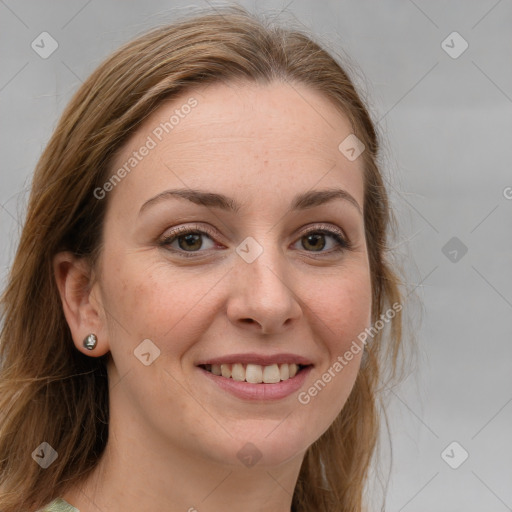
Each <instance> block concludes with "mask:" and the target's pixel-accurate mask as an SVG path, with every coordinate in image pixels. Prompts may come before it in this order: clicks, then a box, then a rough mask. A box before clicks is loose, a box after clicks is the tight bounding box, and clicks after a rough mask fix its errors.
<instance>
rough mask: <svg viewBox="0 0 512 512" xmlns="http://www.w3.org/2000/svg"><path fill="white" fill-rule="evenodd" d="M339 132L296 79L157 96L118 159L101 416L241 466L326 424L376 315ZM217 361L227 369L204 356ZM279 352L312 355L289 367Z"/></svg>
mask: <svg viewBox="0 0 512 512" xmlns="http://www.w3.org/2000/svg"><path fill="white" fill-rule="evenodd" d="M351 132H352V130H351V127H350V124H349V123H348V121H347V119H346V118H345V117H344V116H342V115H340V114H339V113H337V111H335V109H334V107H333V106H332V105H331V103H330V102H329V101H328V100H327V99H325V98H324V97H323V96H322V95H320V94H319V93H316V92H314V91H312V90H310V89H308V88H307V87H305V86H301V85H294V86H293V87H292V86H290V85H288V84H282V83H273V84H271V85H256V84H245V85H240V84H238V85H234V84H232V85H225V84H218V85H213V86H208V87H205V88H202V89H198V90H194V91H192V92H189V93H184V94H182V95H181V96H180V97H178V98H175V99H174V100H173V101H172V102H167V103H165V104H163V105H162V106H160V108H159V109H158V110H157V111H156V112H154V113H153V114H152V115H151V116H150V117H149V118H148V119H147V120H146V121H145V122H144V124H143V125H142V127H141V128H140V129H139V130H138V131H137V132H136V133H135V135H134V136H133V137H132V138H131V139H130V140H129V142H128V143H127V144H126V145H125V146H124V148H123V149H122V151H120V152H119V153H118V154H117V155H116V159H115V162H114V164H113V167H112V175H115V177H114V178H112V179H111V180H110V185H109V184H106V185H105V187H103V189H102V190H101V191H98V190H97V191H96V194H97V196H98V197H100V199H98V200H103V201H107V200H108V201H109V204H108V209H107V215H106V218H105V225H104V233H103V237H104V246H103V252H102V256H101V259H100V262H99V270H100V274H99V276H100V277H99V280H98V282H97V284H96V285H95V286H94V288H93V293H94V294H95V297H96V299H97V301H98V304H99V307H100V308H101V310H102V312H103V314H102V318H103V322H104V326H105V331H104V332H105V333H106V335H105V337H106V338H107V341H108V349H109V350H110V352H111V355H112V360H113V362H112V363H111V364H110V365H109V377H110V386H111V429H114V431H115V429H124V430H125V433H126V435H127V436H131V438H138V439H140V437H139V436H144V437H143V438H144V439H146V440H148V441H147V442H148V443H152V446H153V448H155V449H157V450H159V449H161V450H162V453H163V451H164V450H166V452H167V453H168V451H169V449H170V448H171V449H176V450H178V449H179V450H184V451H185V452H186V453H189V454H191V455H194V456H196V457H200V458H201V459H203V460H205V459H208V460H209V461H210V462H211V461H214V462H216V463H221V464H226V463H232V464H238V465H241V464H246V465H247V466H250V465H252V464H254V463H255V462H257V463H258V464H261V465H276V464H280V463H281V462H283V461H286V460H289V459H291V458H293V457H300V456H302V455H303V454H304V451H305V450H306V449H307V448H308V446H310V445H311V444H312V443H313V442H314V441H315V440H316V439H318V438H319V437H320V436H321V434H322V433H323V432H325V430H327V428H328V427H329V426H330V424H331V423H332V422H333V420H334V419H335V418H336V416H337V415H338V413H339V412H340V410H341V409H342V407H343V405H344V404H345V401H346V399H347V397H348V395H349V393H350V391H351V389H352V387H353V384H354V381H355V378H356V375H357V372H358V369H359V364H360V359H361V354H362V352H357V353H355V352H356V351H355V350H354V349H353V347H354V345H353V341H354V340H356V341H357V335H358V334H359V333H360V332H361V331H363V330H364V329H365V327H367V326H368V325H369V322H370V313H371V282H370V273H369V262H368V253H367V249H366V240H365V232H364V223H363V216H362V209H363V163H362V158H356V159H355V160H354V159H348V158H346V157H345V156H344V154H343V153H342V152H341V151H340V150H339V149H338V146H339V145H340V143H341V142H342V141H343V140H344V139H345V138H346V137H347V136H349V135H350V134H351ZM144 148H146V149H144ZM123 166H124V172H123V171H119V169H122V168H123ZM171 190H178V191H179V192H178V193H175V194H173V193H171V192H169V191H171ZM325 190H341V191H343V192H341V193H340V194H339V195H337V196H331V198H330V200H326V196H325V195H324V196H322V195H319V194H318V192H319V191H325ZM178 194H179V195H178ZM103 195H105V197H103ZM178 230H180V231H179V232H178ZM339 237H341V238H339ZM340 240H341V242H340ZM343 240H345V241H346V242H347V243H349V244H350V248H344V243H343ZM351 347H352V355H353V356H352V359H351V360H350V361H348V360H347V358H345V357H344V354H345V353H346V352H347V351H350V349H351ZM340 358H342V359H343V361H344V362H345V363H344V364H342V363H341V362H340ZM221 362H224V363H225V364H226V365H227V366H225V367H224V368H223V371H224V372H227V371H228V370H229V369H230V366H229V364H230V363H235V362H237V363H239V365H238V366H237V367H236V368H235V369H233V368H232V367H231V370H232V371H233V372H234V374H235V376H236V378H233V377H231V378H229V380H228V379H227V378H226V377H223V376H217V375H214V373H211V371H208V369H210V370H213V371H214V372H215V371H216V372H217V373H218V369H217V370H216V368H215V367H213V366H212V367H211V368H209V367H207V366H204V367H201V366H199V365H200V364H202V365H206V364H214V363H217V364H220V363H221ZM336 362H338V366H337V365H336ZM284 363H290V364H293V363H308V364H309V365H310V366H309V367H308V368H306V369H305V370H301V371H299V373H297V375H296V376H295V377H294V378H293V379H288V380H286V372H287V370H288V373H289V372H290V371H291V372H292V373H293V368H294V367H293V366H292V367H290V366H282V365H283V364H284ZM240 364H241V365H242V366H240ZM247 364H250V367H249V370H248V371H247V373H244V370H246V365H247ZM276 364H277V366H275V365H276ZM339 365H341V366H342V369H341V370H340V369H339ZM266 366H268V367H270V369H268V368H267V369H265V367H266ZM217 368H218V367H217ZM281 372H282V374H281ZM225 375H228V373H225ZM276 375H277V376H276ZM244 376H245V377H246V378H247V379H251V380H252V379H254V380H256V381H257V380H259V379H260V378H263V377H264V376H265V380H267V381H272V380H280V379H281V378H283V379H284V380H282V381H281V380H280V383H277V382H273V383H267V384H265V383H259V384H258V383H247V382H241V381H239V380H237V379H244ZM329 377H330V378H329ZM319 380H320V381H319ZM315 383H316V388H315ZM227 384H229V386H228V385H227ZM312 387H314V389H313V391H311V388H312ZM315 389H316V392H315ZM149 440H151V441H149ZM249 443H250V444H249ZM251 457H252V459H251ZM250 461H252V462H250Z"/></svg>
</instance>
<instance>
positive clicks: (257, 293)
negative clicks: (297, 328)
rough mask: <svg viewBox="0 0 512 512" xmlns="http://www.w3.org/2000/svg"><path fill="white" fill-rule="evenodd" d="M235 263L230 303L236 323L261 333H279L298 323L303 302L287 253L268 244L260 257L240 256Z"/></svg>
mask: <svg viewBox="0 0 512 512" xmlns="http://www.w3.org/2000/svg"><path fill="white" fill-rule="evenodd" d="M235 265H236V268H234V269H233V270H234V271H233V272H232V275H231V293H230V297H229V300H228V306H227V315H228V318H229V320H230V321H231V322H232V323H233V324H234V325H236V326H237V327H239V328H240V327H241V328H244V329H252V330H254V331H256V332H258V333H259V334H279V333H281V332H284V331H285V330H286V329H289V328H290V327H291V326H292V325H293V324H295V323H297V320H298V319H299V318H300V317H301V315H302V306H301V304H300V300H299V298H298V297H297V295H296V293H295V290H294V286H293V283H292V282H291V281H292V279H291V269H290V268H289V267H288V264H287V263H286V259H285V256H284V255H283V254H280V253H279V251H278V250H277V249H275V250H271V249H270V248H268V247H265V249H264V250H263V253H262V254H261V255H260V256H259V257H258V258H256V260H254V261H252V262H251V263H248V262H247V261H245V260H244V259H242V258H237V259H236V263H235Z"/></svg>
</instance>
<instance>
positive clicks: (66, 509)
mask: <svg viewBox="0 0 512 512" xmlns="http://www.w3.org/2000/svg"><path fill="white" fill-rule="evenodd" d="M40 512H80V510H78V509H77V508H75V507H73V506H72V505H70V504H69V503H68V502H67V501H65V500H63V499H62V498H57V499H56V500H53V501H52V502H51V503H50V504H49V505H46V507H45V508H43V510H41V511H40Z"/></svg>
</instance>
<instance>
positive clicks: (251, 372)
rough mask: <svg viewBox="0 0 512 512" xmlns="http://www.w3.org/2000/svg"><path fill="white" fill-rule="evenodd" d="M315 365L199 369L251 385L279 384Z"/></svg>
mask: <svg viewBox="0 0 512 512" xmlns="http://www.w3.org/2000/svg"><path fill="white" fill-rule="evenodd" d="M312 366H313V365H303V364H296V363H291V364H288V363H282V364H277V363H275V364H271V365H266V366H263V365H259V364H251V363H247V364H244V363H234V364H200V365H199V368H201V369H203V370H204V371H206V372H208V373H211V374H213V375H215V376H217V377H224V379H231V380H234V381H237V382H247V383H250V384H279V383H280V382H283V381H288V380H291V379H294V378H295V377H296V376H297V375H298V374H300V373H302V372H304V371H305V370H306V369H307V368H310V367H312Z"/></svg>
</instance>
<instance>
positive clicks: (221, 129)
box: [113, 82, 363, 206]
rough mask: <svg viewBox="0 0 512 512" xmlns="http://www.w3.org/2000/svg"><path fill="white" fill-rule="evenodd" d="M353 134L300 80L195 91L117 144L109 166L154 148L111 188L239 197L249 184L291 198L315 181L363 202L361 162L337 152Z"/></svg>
mask: <svg viewBox="0 0 512 512" xmlns="http://www.w3.org/2000/svg"><path fill="white" fill-rule="evenodd" d="M350 133H352V128H351V125H350V123H349V121H348V119H347V118H346V116H344V115H343V114H342V113H340V112H339V111H338V110H337V109H336V108H335V107H334V105H333V104H332V103H331V102H330V101H329V99H327V98H326V97H324V96H323V95H322V94H320V93H318V92H316V91H314V90H312V89H310V88H309V87H307V86H305V85H301V84H289V83H279V82H277V83H271V84H256V83H242V84H241V83H228V84H225V83H218V84H213V85H209V86H206V87H201V88H196V89H193V90H191V91H189V92H185V93H182V94H180V96H178V97H176V98H173V99H172V100H171V101H166V102H165V103H163V104H162V105H161V106H160V107H159V108H158V109H157V110H156V111H155V112H154V113H153V114H152V115H151V116H150V117H148V118H147V119H146V120H145V122H144V123H143V124H142V125H141V127H139V129H138V130H137V131H136V132H135V134H134V135H133V136H132V137H131V139H130V140H129V141H128V143H127V144H126V145H125V146H124V147H123V148H122V150H121V151H120V152H119V154H118V155H117V157H116V159H115V161H114V164H113V170H115V169H117V168H118V167H120V166H122V165H125V164H126V163H127V162H128V160H129V159H130V158H134V157H133V153H134V152H138V150H139V149H140V148H143V147H144V146H147V147H151V149H150V150H149V151H144V153H145V156H144V157H142V158H141V159H140V161H139V160H138V161H137V163H136V167H134V168H133V170H131V171H130V175H129V177H128V178H127V179H126V180H123V181H124V182H123V183H122V184H121V186H119V187H116V189H117V188H119V190H116V192H115V193H116V194H118V193H119V192H120V191H121V188H123V189H124V190H125V191H126V192H128V193H130V194H131V195H132V196H134V195H135V196H138V195H148V194H151V193H158V192H161V191H162V190H163V189H164V188H166V187H171V186H176V185H179V186H189V187H194V188H205V187H206V188H210V189H212V191H219V192H220V191H225V190H226V188H229V189H231V190H233V191H234V193H236V191H238V192H239V193H240V194H241V195H243V191H244V189H248V190H252V191H254V187H256V188H258V190H259V191H260V193H261V194H264V193H265V192H268V193H272V192H273V193H275V192H276V191H278V190H279V191H283V190H286V189H293V195H294V194H295V192H296V189H310V188H313V187H315V184H318V186H319V187H326V186H327V187H328V186H332V185H337V186H343V187H344V188H346V189H347V191H349V192H350V193H351V194H352V195H354V196H355V197H356V198H357V200H358V202H359V203H360V204H361V206H362V198H363V179H362V159H361V158H359V159H357V160H355V161H349V160H348V159H347V158H346V157H345V156H344V155H343V154H342V153H341V152H340V151H339V149H338V146H339V144H340V143H341V142H342V141H343V140H344V139H345V138H346V137H347V136H348V135H349V134H350ZM139 157H140V155H139ZM132 163H135V162H132ZM140 199H141V200H142V199H143V198H142V197H141V198H140ZM247 199H248V200H249V199H250V198H249V197H247ZM134 201H135V199H134Z"/></svg>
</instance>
